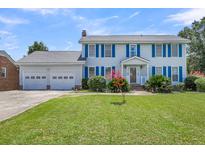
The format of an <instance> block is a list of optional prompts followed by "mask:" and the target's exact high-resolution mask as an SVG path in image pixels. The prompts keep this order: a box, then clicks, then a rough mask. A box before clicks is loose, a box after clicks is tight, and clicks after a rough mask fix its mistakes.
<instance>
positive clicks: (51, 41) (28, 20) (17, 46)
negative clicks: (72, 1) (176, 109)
mask: <svg viewBox="0 0 205 154" xmlns="http://www.w3.org/2000/svg"><path fill="white" fill-rule="evenodd" d="M203 16H205V9H0V49H3V50H6V51H7V52H8V53H9V54H10V55H11V56H12V57H13V58H14V59H15V60H18V59H19V58H21V57H22V56H23V55H26V54H27V49H28V46H29V45H31V44H32V43H33V42H34V41H43V42H44V43H45V44H46V45H47V46H48V48H49V49H50V50H80V49H81V46H80V44H79V43H78V40H79V39H80V37H81V31H82V29H86V30H87V33H88V34H90V35H92V34H94V35H101V34H131V35H132V34H133V35H134V34H144V35H146V34H175V35H176V34H177V33H178V32H179V31H180V30H181V29H182V28H183V27H184V26H190V25H191V23H192V22H193V21H194V20H199V19H201V18H202V17H203Z"/></svg>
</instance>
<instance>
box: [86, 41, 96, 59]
mask: <svg viewBox="0 0 205 154" xmlns="http://www.w3.org/2000/svg"><path fill="white" fill-rule="evenodd" d="M90 46H94V54H93V55H90V53H91V52H90ZM88 56H89V57H96V46H95V44H89V45H88Z"/></svg>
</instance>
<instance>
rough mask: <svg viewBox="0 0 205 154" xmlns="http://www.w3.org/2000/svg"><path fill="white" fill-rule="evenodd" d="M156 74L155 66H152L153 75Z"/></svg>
mask: <svg viewBox="0 0 205 154" xmlns="http://www.w3.org/2000/svg"><path fill="white" fill-rule="evenodd" d="M154 75H155V67H154V66H152V76H154Z"/></svg>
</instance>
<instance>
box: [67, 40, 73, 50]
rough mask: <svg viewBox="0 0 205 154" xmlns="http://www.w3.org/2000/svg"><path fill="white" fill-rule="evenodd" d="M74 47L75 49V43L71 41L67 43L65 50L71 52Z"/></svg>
mask: <svg viewBox="0 0 205 154" xmlns="http://www.w3.org/2000/svg"><path fill="white" fill-rule="evenodd" d="M72 47H73V43H72V42H71V41H67V42H66V47H65V50H70V49H71V48H72Z"/></svg>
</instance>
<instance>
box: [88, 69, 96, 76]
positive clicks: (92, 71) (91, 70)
mask: <svg viewBox="0 0 205 154" xmlns="http://www.w3.org/2000/svg"><path fill="white" fill-rule="evenodd" d="M93 76H95V67H89V78H91V77H93Z"/></svg>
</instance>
